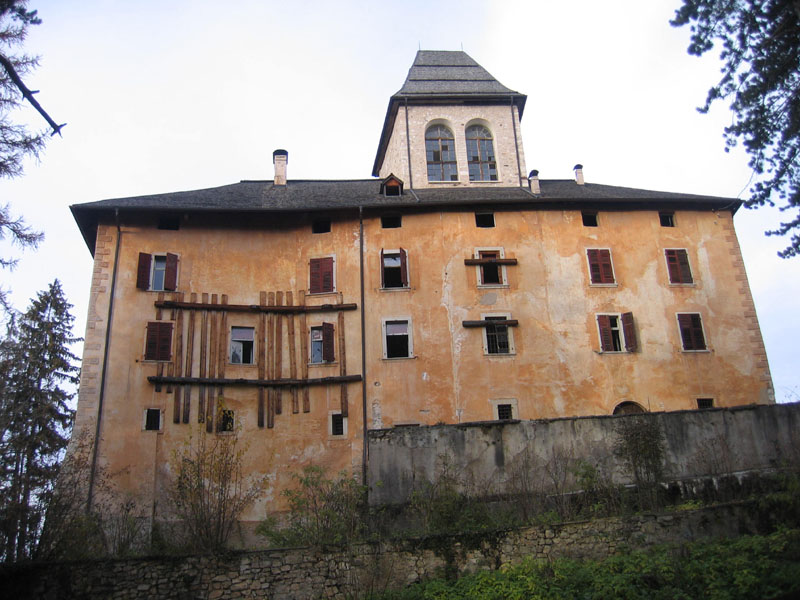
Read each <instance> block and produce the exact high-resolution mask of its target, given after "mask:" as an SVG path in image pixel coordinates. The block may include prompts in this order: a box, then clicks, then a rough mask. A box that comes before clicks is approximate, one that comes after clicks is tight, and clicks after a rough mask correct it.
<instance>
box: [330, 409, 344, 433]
mask: <svg viewBox="0 0 800 600" xmlns="http://www.w3.org/2000/svg"><path fill="white" fill-rule="evenodd" d="M331 435H344V417H343V416H342V415H341V414H336V415H331Z"/></svg>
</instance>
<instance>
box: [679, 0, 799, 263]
mask: <svg viewBox="0 0 800 600" xmlns="http://www.w3.org/2000/svg"><path fill="white" fill-rule="evenodd" d="M670 23H671V24H672V25H673V26H675V27H680V26H683V25H687V24H689V26H690V29H691V34H692V35H691V41H690V43H689V48H688V50H689V54H694V55H696V56H701V55H702V54H704V53H706V52H707V51H709V50H711V49H712V48H713V47H714V44H715V43H716V42H721V44H722V52H721V54H720V58H721V60H722V61H723V63H724V66H723V68H722V78H721V79H720V81H719V83H717V84H716V85H715V86H713V87H712V88H711V89H710V90H709V91H708V96H707V97H706V102H705V104H704V105H703V106H702V107H700V108H699V109H698V110H700V112H707V111H708V110H709V108H710V107H711V105H712V104H714V102H716V101H717V100H727V101H729V102H730V107H731V110H732V111H733V122H732V124H731V125H729V126H728V127H726V128H725V130H724V138H725V144H726V148H725V149H726V151H727V150H729V149H730V148H732V147H734V146H736V145H737V144H738V143H739V142H741V143H742V144H743V145H744V147H745V149H746V150H747V153H748V154H749V156H750V167H751V168H752V169H753V174H754V178H755V180H754V183H753V185H752V187H751V189H750V198H749V199H748V200H746V201H745V203H744V204H745V206H746V207H748V208H755V207H758V206H763V205H765V204H767V205H769V206H774V205H775V202H776V201H777V202H779V203H781V206H780V210H782V211H789V210H795V209H798V208H800V165H798V162H799V161H800V93H798V90H799V89H800V2H798V0H683V5H682V6H681V7H680V8H679V9H678V10H677V11H676V13H675V17H674V18H673V19H672V21H670ZM787 234H790V243H789V246H788V247H787V248H785V249H784V250H783V251H781V252H779V253H778V256H780V257H782V258H789V257H791V256H797V255H798V254H800V213H798V214H797V215H795V216H794V217H793V218H792V217H790V219H789V220H787V221H786V222H784V223H781V224H780V226H779V227H778V228H777V229H774V230H772V231H767V235H787Z"/></svg>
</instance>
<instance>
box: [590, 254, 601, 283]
mask: <svg viewBox="0 0 800 600" xmlns="http://www.w3.org/2000/svg"><path fill="white" fill-rule="evenodd" d="M586 255H587V256H588V257H589V278H590V279H591V282H592V283H602V282H603V274H602V272H601V271H600V260H599V259H598V257H597V250H587V251H586Z"/></svg>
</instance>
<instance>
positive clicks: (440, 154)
mask: <svg viewBox="0 0 800 600" xmlns="http://www.w3.org/2000/svg"><path fill="white" fill-rule="evenodd" d="M425 157H426V160H427V161H428V181H458V165H457V164H456V144H455V139H454V138H453V132H452V131H450V130H449V129H448V128H447V127H445V126H444V125H431V126H430V127H428V130H427V131H426V132H425Z"/></svg>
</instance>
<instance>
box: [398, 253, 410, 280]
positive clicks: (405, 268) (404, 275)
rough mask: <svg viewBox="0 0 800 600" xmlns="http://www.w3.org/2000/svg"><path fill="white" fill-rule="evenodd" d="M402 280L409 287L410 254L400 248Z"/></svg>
mask: <svg viewBox="0 0 800 600" xmlns="http://www.w3.org/2000/svg"><path fill="white" fill-rule="evenodd" d="M400 282H401V283H402V284H403V287H408V254H407V253H406V251H405V250H403V249H402V248H400Z"/></svg>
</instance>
